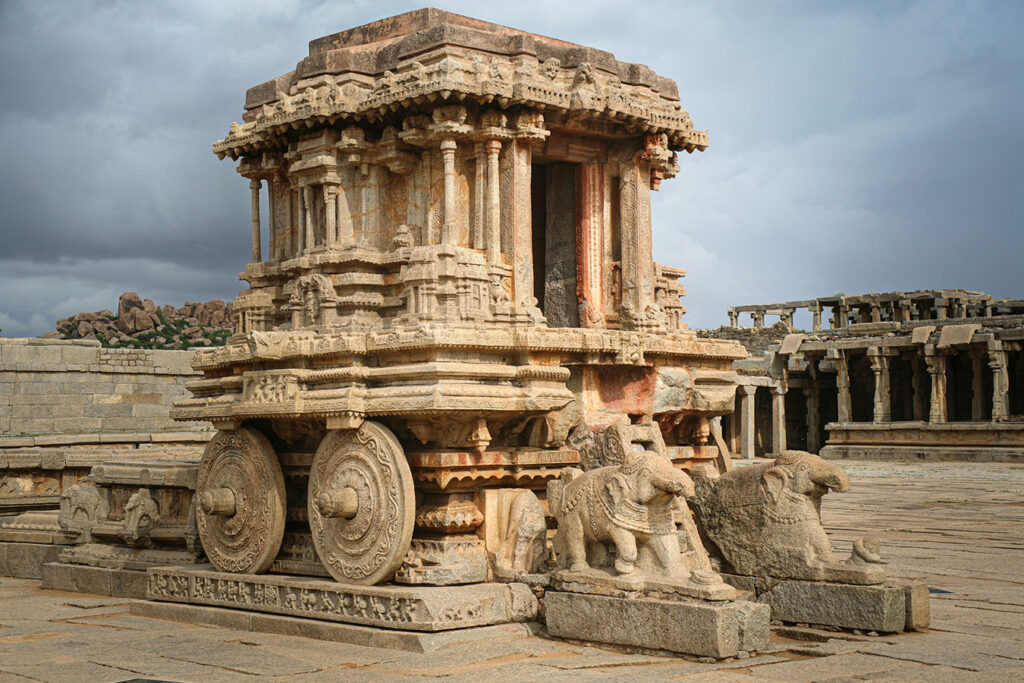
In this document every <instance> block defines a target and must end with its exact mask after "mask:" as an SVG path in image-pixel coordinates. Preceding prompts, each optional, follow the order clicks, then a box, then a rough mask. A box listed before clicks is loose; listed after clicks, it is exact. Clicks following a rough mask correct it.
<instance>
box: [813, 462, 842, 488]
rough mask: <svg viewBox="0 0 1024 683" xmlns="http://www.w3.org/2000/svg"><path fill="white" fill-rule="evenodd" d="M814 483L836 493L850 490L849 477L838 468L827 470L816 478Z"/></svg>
mask: <svg viewBox="0 0 1024 683" xmlns="http://www.w3.org/2000/svg"><path fill="white" fill-rule="evenodd" d="M814 481H815V482H816V483H817V484H819V485H821V486H827V487H828V488H830V489H832V490H833V491H835V492H836V493H843V492H844V491H849V490H850V477H849V475H847V474H846V472H844V471H843V470H841V469H839V468H838V467H829V468H827V470H826V471H825V472H823V473H822V474H821V475H820V476H816V477H815V478H814Z"/></svg>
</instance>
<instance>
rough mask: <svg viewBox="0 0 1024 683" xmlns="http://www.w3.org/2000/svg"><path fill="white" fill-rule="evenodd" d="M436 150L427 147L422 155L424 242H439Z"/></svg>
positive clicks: (421, 186) (420, 196)
mask: <svg viewBox="0 0 1024 683" xmlns="http://www.w3.org/2000/svg"><path fill="white" fill-rule="evenodd" d="M433 175H434V150H432V149H425V150H423V154H422V155H421V164H420V180H419V191H420V194H419V198H420V200H421V202H422V204H423V244H437V226H436V225H435V224H434V212H433V211H432V210H431V206H430V205H431V204H433V182H434V181H433Z"/></svg>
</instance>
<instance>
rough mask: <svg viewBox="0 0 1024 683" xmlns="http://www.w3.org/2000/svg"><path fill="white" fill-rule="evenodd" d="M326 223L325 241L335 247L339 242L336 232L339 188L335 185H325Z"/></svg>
mask: <svg viewBox="0 0 1024 683" xmlns="http://www.w3.org/2000/svg"><path fill="white" fill-rule="evenodd" d="M323 187H324V224H325V232H326V233H327V234H326V235H325V241H326V242H327V245H328V246H329V247H335V246H337V244H338V233H337V232H336V229H335V226H336V223H335V216H336V214H337V208H338V207H337V200H336V197H337V194H338V188H337V187H335V186H334V185H327V184H325V185H324V186H323Z"/></svg>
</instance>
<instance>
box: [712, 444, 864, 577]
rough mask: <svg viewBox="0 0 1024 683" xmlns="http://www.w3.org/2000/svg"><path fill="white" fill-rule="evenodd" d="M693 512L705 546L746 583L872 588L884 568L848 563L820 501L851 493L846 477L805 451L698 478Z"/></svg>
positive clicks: (787, 452)
mask: <svg viewBox="0 0 1024 683" xmlns="http://www.w3.org/2000/svg"><path fill="white" fill-rule="evenodd" d="M694 483H695V489H696V492H695V495H694V498H693V501H692V502H693V505H694V512H695V513H696V516H697V523H698V526H699V528H700V531H701V533H702V534H703V535H704V537H705V546H706V547H707V548H708V550H709V551H710V552H714V553H716V554H717V555H719V557H720V559H721V560H722V561H723V567H722V568H723V570H725V571H732V572H734V573H736V574H744V575H748V576H765V577H774V578H789V579H804V580H811V581H837V582H842V583H857V584H873V583H880V582H882V581H883V580H884V574H883V572H882V571H881V569H880V568H879V567H876V566H865V564H864V562H863V554H862V555H859V556H858V561H857V562H851V563H847V564H843V563H840V562H837V561H836V559H835V558H834V556H833V554H832V544H831V542H830V541H829V539H828V535H827V534H826V533H825V529H824V528H823V527H822V525H821V516H820V505H821V497H822V496H823V495H825V494H826V493H828V492H829V491H830V490H831V491H836V492H839V493H841V492H843V491H847V490H849V488H850V478H849V477H848V476H847V475H846V473H845V472H844V471H843V470H842V469H840V468H839V467H836V466H835V465H831V464H829V463H828V462H826V461H825V460H823V459H821V458H819V457H818V456H816V455H812V454H811V453H806V452H804V451H784V452H783V453H782V454H781V455H780V456H779V457H778V458H776V459H775V461H774V462H771V463H764V464H758V465H751V466H749V467H742V468H738V469H734V470H731V471H729V472H726V473H725V474H723V475H721V476H720V477H718V478H717V479H711V478H705V477H695V480H694Z"/></svg>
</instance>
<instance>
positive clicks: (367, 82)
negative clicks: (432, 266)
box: [213, 9, 708, 159]
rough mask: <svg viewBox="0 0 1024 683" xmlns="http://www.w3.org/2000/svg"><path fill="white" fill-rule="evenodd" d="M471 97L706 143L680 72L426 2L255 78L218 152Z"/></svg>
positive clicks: (323, 41) (674, 140) (690, 145)
mask: <svg viewBox="0 0 1024 683" xmlns="http://www.w3.org/2000/svg"><path fill="white" fill-rule="evenodd" d="M466 101H470V102H475V103H477V104H478V105H479V106H481V107H483V106H488V105H490V106H492V107H493V106H494V105H497V107H500V108H501V109H509V108H511V107H528V108H532V109H537V110H541V111H548V112H551V113H555V112H558V113H565V114H570V113H571V114H582V115H584V116H590V117H594V118H599V119H603V120H605V121H608V122H611V123H613V124H614V125H616V126H619V127H621V128H622V130H623V131H624V132H627V133H629V134H644V135H651V134H664V135H665V136H666V139H667V143H668V148H669V149H670V150H672V151H686V152H693V151H694V150H698V151H703V150H704V149H706V148H707V146H708V134H707V131H706V130H697V129H695V128H694V126H693V123H692V121H691V120H690V116H689V114H688V113H687V112H686V111H684V110H683V109H682V108H681V107H680V105H679V101H678V95H677V90H676V86H675V83H674V82H673V81H671V80H670V79H667V78H663V77H660V76H658V75H657V74H655V73H654V72H653V71H651V70H650V69H649V68H647V67H646V66H643V65H640V64H629V63H626V62H619V61H617V60H616V59H615V58H614V56H613V55H611V54H610V53H607V52H603V51H600V50H594V49H592V48H587V47H584V46H580V45H573V44H571V43H565V42H563V41H557V40H553V39H550V38H544V37H542V36H535V35H533V34H529V33H525V32H522V31H517V30H515V29H509V28H506V27H503V26H497V25H495V24H488V23H486V22H480V21H476V20H472V19H467V18H466V17H460V16H458V15H454V14H449V13H447V12H440V11H438V10H433V9H427V10H418V11H416V12H410V13H407V14H404V15H400V16H398V17H392V18H391V19H387V20H383V21H381V22H374V23H373V24H368V25H367V26H363V27H359V28H357V29H353V30H351V31H346V32H343V33H340V34H336V35H333V36H327V37H325V38H320V39H318V40H314V41H312V42H311V43H310V56H309V57H307V58H306V59H305V60H303V62H301V63H300V64H299V67H298V68H297V69H296V71H294V72H292V73H289V74H286V75H285V76H281V77H279V78H276V79H274V80H272V81H268V82H267V83H264V84H262V85H260V86H256V87H255V88H252V89H251V90H250V91H249V93H248V95H247V102H246V107H247V109H248V111H247V112H246V113H245V116H244V120H245V123H243V124H237V123H233V124H232V125H231V130H230V131H229V133H228V135H227V137H225V138H224V139H223V140H219V141H217V142H216V143H214V145H213V151H214V153H215V154H217V156H219V157H220V158H224V157H225V156H230V157H231V158H232V159H237V158H238V157H239V156H242V155H247V154H252V153H254V152H257V151H262V150H264V149H266V148H268V147H271V146H274V145H275V144H278V141H277V140H276V138H277V137H278V136H282V135H284V134H286V133H288V132H289V131H294V130H306V129H310V128H313V127H319V126H324V125H335V124H337V123H338V122H339V121H341V122H342V123H343V124H345V123H348V124H351V123H358V122H369V123H375V122H381V121H386V122H389V123H395V121H392V119H394V118H395V117H394V116H393V115H394V114H396V113H401V114H408V113H414V112H416V111H423V109H424V108H430V107H433V106H436V105H442V104H458V103H462V102H466Z"/></svg>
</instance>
